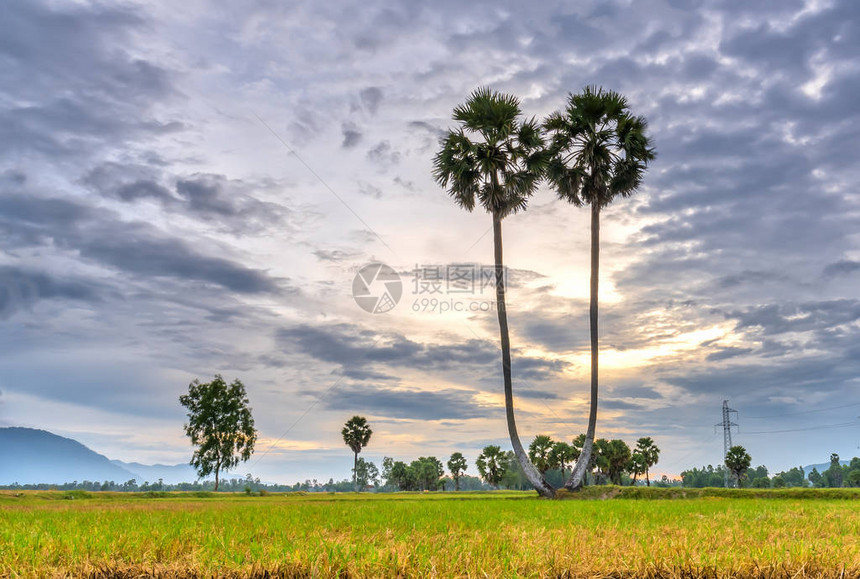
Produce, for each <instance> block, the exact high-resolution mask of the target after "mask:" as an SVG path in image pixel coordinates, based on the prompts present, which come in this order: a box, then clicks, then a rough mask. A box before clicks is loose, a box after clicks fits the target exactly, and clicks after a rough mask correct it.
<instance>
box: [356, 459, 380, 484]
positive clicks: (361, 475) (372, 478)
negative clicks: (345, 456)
mask: <svg viewBox="0 0 860 579" xmlns="http://www.w3.org/2000/svg"><path fill="white" fill-rule="evenodd" d="M353 468H354V470H353V473H352V480H353V482H354V484H355V485H356V486H357V487H358V488H359V489H365V488H367V487H369V486H373V485H376V483H377V482H378V481H379V469H378V468H376V465H375V464H373V463H372V462H370V461H369V460H364V459H363V458H359V459H358V460H357V461H356V462H355V466H354V467H353Z"/></svg>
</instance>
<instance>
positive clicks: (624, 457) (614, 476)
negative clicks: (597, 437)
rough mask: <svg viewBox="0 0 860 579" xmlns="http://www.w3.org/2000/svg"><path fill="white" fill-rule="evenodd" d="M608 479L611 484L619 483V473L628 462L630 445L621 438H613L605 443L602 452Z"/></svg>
mask: <svg viewBox="0 0 860 579" xmlns="http://www.w3.org/2000/svg"><path fill="white" fill-rule="evenodd" d="M604 456H605V458H606V461H607V463H608V464H607V467H608V469H607V470H608V474H609V480H610V481H612V484H616V485H619V486H620V485H621V475H622V474H623V473H624V471H625V469H626V467H627V465H628V464H629V462H630V456H631V453H630V447H629V446H627V443H626V442H624V441H623V440H618V439H617V438H616V439H613V440H610V441H609V443H608V444H607V445H606V450H605V454H604Z"/></svg>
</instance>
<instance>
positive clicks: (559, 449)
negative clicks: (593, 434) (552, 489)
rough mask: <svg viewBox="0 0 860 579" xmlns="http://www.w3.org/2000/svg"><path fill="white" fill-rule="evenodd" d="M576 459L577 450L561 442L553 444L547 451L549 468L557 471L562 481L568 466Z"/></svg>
mask: <svg viewBox="0 0 860 579" xmlns="http://www.w3.org/2000/svg"><path fill="white" fill-rule="evenodd" d="M577 458H579V450H578V449H576V448H575V447H574V446H573V445H572V444H568V443H566V442H563V441H558V442H554V443H553V445H552V448H551V449H550V451H549V464H550V468H557V469H559V470H560V471H561V478H562V479H564V477H565V470H566V469H567V467H568V465H570V464H573V462H574V461H575V460H576V459H577Z"/></svg>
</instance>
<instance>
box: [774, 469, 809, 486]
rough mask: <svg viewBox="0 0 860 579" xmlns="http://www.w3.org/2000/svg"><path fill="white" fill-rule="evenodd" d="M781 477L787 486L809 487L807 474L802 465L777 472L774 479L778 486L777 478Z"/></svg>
mask: <svg viewBox="0 0 860 579" xmlns="http://www.w3.org/2000/svg"><path fill="white" fill-rule="evenodd" d="M777 478H781V479H782V481H783V482H784V483H785V486H787V487H807V486H809V481H807V480H806V475H805V474H804V472H803V467H802V466H796V467H794V468H791V469H789V470H788V471H786V472H780V473H777V476H776V477H774V479H773V484H774V486H776V484H777V483H776V479H777Z"/></svg>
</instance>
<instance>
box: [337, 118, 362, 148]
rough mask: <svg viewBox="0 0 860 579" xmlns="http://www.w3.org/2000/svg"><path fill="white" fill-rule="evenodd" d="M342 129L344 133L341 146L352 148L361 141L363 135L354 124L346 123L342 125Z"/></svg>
mask: <svg viewBox="0 0 860 579" xmlns="http://www.w3.org/2000/svg"><path fill="white" fill-rule="evenodd" d="M340 130H341V132H342V133H343V143H341V146H342V147H343V148H344V149H351V148H353V147H355V146H356V145H357V144H359V143H360V142H361V137H362V136H363V135H362V133H361V131H360V130H358V127H356V126H355V125H354V124H352V123H344V124H343V125H341V128H340Z"/></svg>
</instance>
